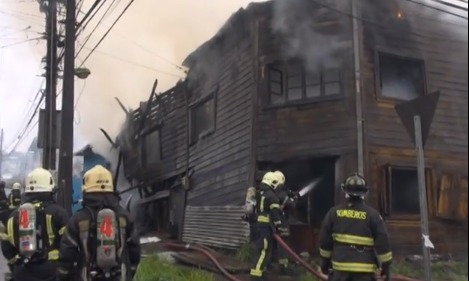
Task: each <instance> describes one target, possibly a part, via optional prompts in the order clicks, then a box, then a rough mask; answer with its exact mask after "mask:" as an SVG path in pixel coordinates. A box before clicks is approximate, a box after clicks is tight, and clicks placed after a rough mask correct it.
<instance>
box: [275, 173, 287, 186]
mask: <svg viewBox="0 0 469 281" xmlns="http://www.w3.org/2000/svg"><path fill="white" fill-rule="evenodd" d="M274 174H276V175H277V177H278V179H279V181H280V183H279V184H285V175H284V174H283V173H282V172H280V171H278V170H277V171H275V172H274Z"/></svg>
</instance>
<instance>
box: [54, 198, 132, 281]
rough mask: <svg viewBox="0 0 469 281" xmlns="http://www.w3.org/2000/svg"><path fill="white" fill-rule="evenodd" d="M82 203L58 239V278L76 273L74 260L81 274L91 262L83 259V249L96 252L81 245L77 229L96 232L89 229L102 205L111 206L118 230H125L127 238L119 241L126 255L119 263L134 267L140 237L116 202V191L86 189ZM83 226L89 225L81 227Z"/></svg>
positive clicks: (124, 211)
mask: <svg viewBox="0 0 469 281" xmlns="http://www.w3.org/2000/svg"><path fill="white" fill-rule="evenodd" d="M82 206H83V207H82V208H81V209H80V210H78V211H77V212H76V213H75V214H74V215H73V216H72V217H71V218H70V220H69V222H68V224H67V226H66V228H65V233H64V236H63V237H62V240H61V243H60V258H59V259H60V264H59V270H58V274H59V278H60V279H61V280H70V279H69V278H72V277H73V276H72V275H75V274H76V272H75V269H74V263H77V265H78V268H77V269H76V270H78V271H79V272H80V275H83V274H84V272H85V270H86V269H87V267H88V266H90V262H92V261H90V260H86V259H87V255H86V254H85V253H90V255H93V254H92V253H95V251H96V249H90V247H89V245H83V240H82V239H83V238H82V237H81V235H80V232H81V233H86V235H88V233H89V232H91V233H93V232H94V233H96V230H95V229H90V227H91V220H96V217H97V214H98V212H99V211H100V210H102V209H104V208H110V209H112V210H114V212H115V213H116V219H118V220H119V224H120V228H121V231H122V230H123V231H125V239H126V240H125V241H121V243H122V247H124V251H123V256H124V257H127V258H126V259H125V258H124V257H123V260H122V263H124V264H125V265H126V266H127V268H128V269H130V270H132V268H134V269H136V267H137V266H138V264H139V262H140V237H139V236H138V233H137V231H136V229H135V227H134V223H133V222H132V220H131V219H130V215H129V214H128V213H127V211H126V210H125V209H124V208H122V207H121V206H120V205H119V198H118V197H117V195H115V194H108V193H106V194H97V193H94V194H86V193H85V194H84V195H83V202H82ZM95 225H96V224H95ZM86 226H87V227H88V228H87V229H83V228H84V227H86ZM82 235H83V234H82ZM87 237H88V236H87ZM88 242H89V241H88ZM88 258H89V257H88ZM129 266H130V268H129ZM75 277H76V276H75ZM82 278H83V277H82ZM80 280H81V279H80Z"/></svg>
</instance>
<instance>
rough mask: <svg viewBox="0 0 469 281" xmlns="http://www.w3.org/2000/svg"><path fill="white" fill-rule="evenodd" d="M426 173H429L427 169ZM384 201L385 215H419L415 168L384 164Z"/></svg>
mask: <svg viewBox="0 0 469 281" xmlns="http://www.w3.org/2000/svg"><path fill="white" fill-rule="evenodd" d="M426 173H427V174H429V171H428V170H427V171H426ZM427 188H428V183H427ZM384 201H385V206H384V208H385V210H384V211H385V214H386V215H419V214H420V199H419V187H418V174H417V169H415V168H400V167H392V166H386V192H385V198H384Z"/></svg>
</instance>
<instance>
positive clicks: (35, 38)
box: [0, 36, 44, 49]
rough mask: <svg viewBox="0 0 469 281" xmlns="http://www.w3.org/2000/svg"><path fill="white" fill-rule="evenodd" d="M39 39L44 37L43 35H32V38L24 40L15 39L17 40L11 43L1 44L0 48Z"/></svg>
mask: <svg viewBox="0 0 469 281" xmlns="http://www.w3.org/2000/svg"><path fill="white" fill-rule="evenodd" d="M39 39H44V37H43V36H41V37H34V38H30V39H25V40H21V41H17V42H14V43H11V44H6V45H3V46H0V49H3V48H8V47H12V46H16V45H20V44H24V43H27V42H31V41H35V40H39Z"/></svg>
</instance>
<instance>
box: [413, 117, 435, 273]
mask: <svg viewBox="0 0 469 281" xmlns="http://www.w3.org/2000/svg"><path fill="white" fill-rule="evenodd" d="M414 127H415V148H416V150H417V169H418V185H419V199H420V226H421V229H422V250H423V262H424V269H425V281H431V280H432V279H431V260H430V248H429V247H427V246H426V245H425V240H426V239H425V237H429V236H430V231H429V226H428V208H427V190H426V186H427V185H426V183H425V156H424V151H423V150H424V148H423V140H422V123H421V120H420V116H418V115H416V116H414Z"/></svg>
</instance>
